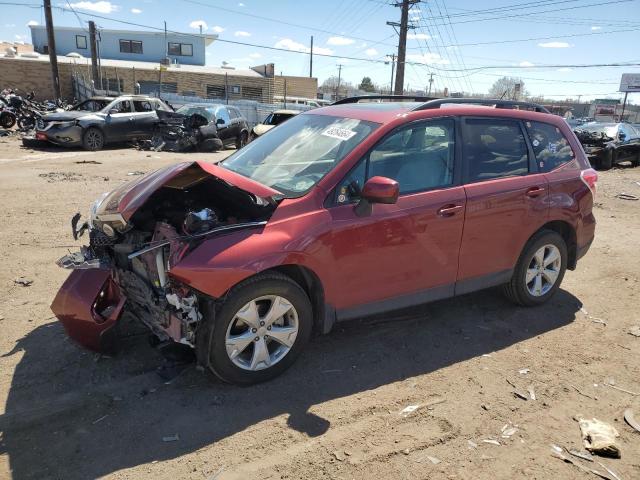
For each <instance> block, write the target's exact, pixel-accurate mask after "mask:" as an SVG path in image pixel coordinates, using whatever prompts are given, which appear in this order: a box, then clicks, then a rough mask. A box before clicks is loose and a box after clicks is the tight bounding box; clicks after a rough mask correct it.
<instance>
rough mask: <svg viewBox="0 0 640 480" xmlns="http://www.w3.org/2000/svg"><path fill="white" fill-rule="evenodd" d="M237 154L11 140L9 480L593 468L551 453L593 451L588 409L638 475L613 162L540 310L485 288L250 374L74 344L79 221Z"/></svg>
mask: <svg viewBox="0 0 640 480" xmlns="http://www.w3.org/2000/svg"><path fill="white" fill-rule="evenodd" d="M228 153H231V151H226V152H223V153H218V154H208V155H207V154H205V155H202V154H169V153H155V152H140V151H136V150H133V149H114V150H108V151H104V152H100V153H87V152H83V151H66V150H51V151H47V152H43V151H33V150H29V149H23V148H22V147H21V146H20V144H19V142H18V140H17V139H15V138H0V201H1V202H2V210H1V211H0V222H1V225H2V226H1V227H0V245H1V249H0V329H1V331H2V335H1V336H0V405H3V407H4V408H3V409H2V411H1V412H0V413H1V416H0V430H1V440H0V478H3V479H4V478H7V479H8V478H13V479H39V480H41V479H65V480H67V479H91V478H98V477H102V478H110V479H147V478H148V479H177V478H179V479H206V480H213V479H216V480H223V479H253V478H261V479H297V478H304V479H309V480H313V479H321V478H322V479H324V478H336V479H339V478H340V479H345V480H346V479H352V478H353V479H371V478H379V479H387V478H388V479H441V478H444V479H474V480H476V479H491V480H495V479H513V478H526V479H560V478H562V479H584V478H597V477H595V476H594V475H592V474H590V473H584V472H582V471H580V470H579V469H578V468H577V467H575V466H573V465H571V464H568V463H564V462H562V461H561V460H558V459H556V458H554V457H552V455H551V445H552V444H555V445H558V446H561V447H567V448H576V449H579V450H582V445H581V437H580V431H579V428H578V424H577V422H576V421H575V420H574V416H576V415H584V416H585V417H597V418H598V419H600V420H603V421H606V422H608V423H610V424H611V425H614V426H615V428H616V429H617V430H618V431H619V433H620V437H619V439H618V444H619V446H620V448H621V451H622V458H621V459H602V458H597V459H596V460H597V461H599V462H601V463H602V464H604V465H606V466H607V467H609V468H610V469H612V470H613V471H614V472H615V473H617V474H618V475H619V477H620V478H621V479H624V480H629V479H634V478H635V479H637V478H640V433H639V432H635V431H634V430H633V429H632V428H631V427H629V426H628V425H627V424H626V423H625V421H624V419H623V416H622V415H623V412H624V410H625V409H626V408H629V407H632V408H634V409H635V412H636V416H637V417H640V395H633V394H632V393H628V392H640V377H639V376H638V372H639V371H640V338H638V337H636V336H633V335H631V334H629V333H628V332H629V329H630V328H631V327H632V326H634V325H640V313H639V312H640V298H639V293H638V292H639V289H638V287H639V285H638V282H639V277H640V260H639V252H640V250H639V249H638V246H639V245H640V241H639V240H638V239H640V210H639V209H640V201H638V202H636V201H629V200H622V199H619V198H616V197H615V195H616V194H618V193H621V192H626V193H631V194H635V195H637V196H640V185H639V184H638V183H637V182H639V181H640V168H636V169H632V168H621V169H614V170H611V171H609V172H601V174H600V182H599V192H598V196H597V199H596V201H597V206H596V212H595V213H596V216H597V220H598V227H597V232H596V240H595V243H594V244H593V246H592V248H591V251H590V252H589V253H588V255H587V256H586V257H585V258H584V259H583V260H582V261H581V262H580V264H579V265H578V269H577V271H575V272H568V273H567V275H566V277H565V280H564V283H563V288H562V289H561V290H560V292H559V293H558V294H557V295H556V296H555V297H554V298H553V299H552V301H551V302H550V303H549V304H548V305H546V306H543V307H539V308H535V309H525V308H516V307H514V306H512V305H511V304H509V303H508V302H507V301H506V300H504V299H503V297H502V296H501V294H500V292H499V291H498V290H489V291H485V292H481V293H476V294H470V295H466V296H464V297H460V298H457V299H454V300H447V301H440V302H437V303H433V304H430V305H427V306H424V307H421V308H419V309H412V310H408V311H404V312H399V313H397V314H394V315H393V316H389V315H387V316H380V317H375V318H368V319H362V320H358V321H353V322H349V323H346V324H340V325H338V327H337V328H335V329H334V331H333V332H332V333H331V334H329V335H327V336H324V337H317V338H315V339H313V340H312V342H311V343H310V345H309V348H308V349H307V351H306V352H305V353H304V354H303V355H302V357H301V358H300V359H299V360H298V362H297V363H296V364H295V365H294V366H293V367H292V368H291V369H290V370H289V371H287V372H286V373H285V374H284V375H282V376H281V377H279V378H278V379H276V380H274V381H272V382H269V383H266V384H262V385H258V386H254V387H247V388H238V387H234V386H229V385H224V384H222V383H220V382H218V381H216V380H215V379H214V378H212V376H211V375H209V374H206V373H204V372H201V371H199V370H198V369H196V367H195V366H189V367H188V368H186V369H185V370H183V371H182V372H181V373H180V374H179V375H177V376H175V377H173V378H171V379H170V380H168V381H166V380H164V379H163V378H161V377H160V376H159V375H158V373H157V369H158V367H162V366H168V365H170V364H168V363H167V362H168V361H167V360H166V358H164V357H162V356H161V355H160V354H159V353H158V352H157V351H156V350H155V349H154V348H152V347H151V346H150V344H149V342H148V340H147V336H146V335H139V336H133V337H130V338H128V339H127V340H126V341H123V343H122V349H121V351H120V352H119V353H118V354H117V355H115V356H113V357H105V356H99V355H94V354H92V353H89V352H87V351H85V350H83V349H81V348H79V347H77V346H75V345H74V344H73V343H71V342H70V341H69V340H68V339H67V337H66V335H65V333H64V331H63V329H62V327H61V326H60V325H59V324H58V323H57V322H56V320H55V319H54V317H53V315H52V313H51V311H50V310H49V304H50V302H51V300H52V299H53V296H54V294H55V292H56V290H57V289H58V287H59V286H60V285H61V283H62V282H63V281H64V279H65V277H66V275H67V272H66V271H64V270H62V269H59V268H58V267H56V265H55V263H54V262H55V260H56V259H57V258H58V257H60V256H62V255H63V254H65V253H66V252H67V250H68V249H73V248H74V246H77V245H74V241H73V240H72V238H71V231H70V226H69V221H70V218H71V216H72V215H73V214H74V213H75V212H76V211H80V212H86V211H87V210H88V206H89V203H90V202H91V201H92V200H93V199H95V198H96V197H97V196H98V195H99V194H101V193H102V192H105V191H108V190H110V189H112V188H114V187H116V186H117V185H119V184H120V183H121V182H123V181H127V180H130V179H131V178H132V177H133V176H134V175H131V174H132V173H138V172H148V171H151V170H153V169H155V168H158V167H160V166H163V165H167V164H170V163H173V162H176V161H181V160H187V159H196V158H197V159H205V160H216V159H220V158H222V157H223V156H224V155H226V154H228ZM94 161H95V162H100V163H97V164H96V163H92V162H94ZM78 245H79V243H78ZM19 277H25V278H26V279H29V280H32V281H33V283H32V284H31V285H30V286H28V287H26V286H21V285H19V284H16V283H15V282H14V281H15V280H16V279H18V278H19ZM165 370H166V369H165ZM612 382H613V383H614V386H610V385H609V384H610V383H612ZM512 384H513V385H512ZM514 386H515V387H514ZM614 387H617V388H614ZM515 389H517V390H518V391H520V392H521V393H523V394H524V396H525V397H528V396H529V393H528V391H529V389H533V391H534V392H535V397H536V399H535V400H531V399H529V400H524V399H521V398H519V397H517V396H516V395H515V394H514V390H515ZM620 389H623V390H627V392H625V391H623V390H620ZM410 405H419V406H420V408H418V409H417V410H415V411H413V412H412V413H408V414H401V413H400V412H401V411H402V410H403V409H404V408H405V407H407V406H410ZM505 426H508V427H507V430H508V429H509V428H510V427H512V426H513V427H516V428H517V430H516V431H515V433H513V434H512V435H511V436H510V437H509V438H504V437H503V430H504V427H505ZM507 433H511V432H507ZM485 440H495V441H497V442H498V443H499V445H497V444H495V443H487V442H485ZM573 458H575V457H573ZM575 459H576V461H579V462H582V463H583V464H585V465H588V466H589V468H596V469H598V470H600V471H604V470H603V468H602V467H601V466H600V465H599V464H598V463H597V462H596V463H587V462H585V461H582V460H580V459H577V458H575Z"/></svg>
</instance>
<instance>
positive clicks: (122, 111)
mask: <svg viewBox="0 0 640 480" xmlns="http://www.w3.org/2000/svg"><path fill="white" fill-rule="evenodd" d="M156 110H163V111H171V108H169V107H168V106H167V105H166V104H165V103H164V102H163V101H162V100H159V99H157V98H154V97H148V96H146V95H123V96H120V97H117V98H115V99H113V100H112V101H111V102H110V103H108V104H107V105H106V106H105V107H104V108H102V109H101V110H98V111H95V112H92V111H86V110H68V111H66V112H59V113H51V114H48V115H44V116H43V117H42V118H41V119H38V121H37V123H36V139H37V140H45V141H48V142H51V143H55V144H56V145H63V146H69V147H76V146H82V147H83V148H85V149H86V150H100V149H102V147H104V146H105V145H106V144H108V143H119V142H128V141H136V140H143V139H150V138H151V135H152V134H153V130H154V128H155V126H156V124H157V123H158V116H157V114H156Z"/></svg>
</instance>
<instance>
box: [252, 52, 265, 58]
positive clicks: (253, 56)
mask: <svg viewBox="0 0 640 480" xmlns="http://www.w3.org/2000/svg"><path fill="white" fill-rule="evenodd" d="M249 57H251V58H262V55H260V54H259V53H250V54H249Z"/></svg>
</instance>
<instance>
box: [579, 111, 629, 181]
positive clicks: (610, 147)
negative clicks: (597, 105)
mask: <svg viewBox="0 0 640 480" xmlns="http://www.w3.org/2000/svg"><path fill="white" fill-rule="evenodd" d="M574 131H575V133H576V136H577V137H578V139H579V140H580V143H582V146H583V148H584V151H585V152H586V153H587V156H588V158H589V161H590V162H591V164H592V165H593V166H595V167H596V168H598V169H601V170H608V169H610V168H611V167H613V166H614V165H616V164H617V163H621V162H631V163H632V165H633V166H638V165H640V130H639V129H638V128H637V127H635V126H633V125H632V124H630V123H597V122H594V123H587V124H584V125H581V126H580V127H578V128H576V129H575V130H574Z"/></svg>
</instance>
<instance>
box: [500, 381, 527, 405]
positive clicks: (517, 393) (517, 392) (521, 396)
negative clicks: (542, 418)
mask: <svg viewBox="0 0 640 480" xmlns="http://www.w3.org/2000/svg"><path fill="white" fill-rule="evenodd" d="M505 380H506V381H507V383H508V384H509V385H511V386H512V387H513V389H514V390H513V394H514V395H515V396H516V397H517V398H519V399H521V400H525V401H526V400H529V397H528V396H527V395H525V394H524V393H522V391H521V390H520V389H519V388H518V386H517V385H516V384H515V383H513V382H512V381H511V380H509V379H508V378H506V379H505Z"/></svg>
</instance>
